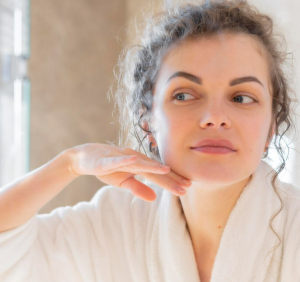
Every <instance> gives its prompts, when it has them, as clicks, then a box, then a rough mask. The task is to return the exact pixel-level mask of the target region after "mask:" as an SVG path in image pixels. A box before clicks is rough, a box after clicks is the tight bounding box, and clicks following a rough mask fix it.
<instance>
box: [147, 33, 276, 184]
mask: <svg viewBox="0 0 300 282" xmlns="http://www.w3.org/2000/svg"><path fill="white" fill-rule="evenodd" d="M259 46H260V45H259V43H258V42H257V41H255V39H253V38H252V37H250V36H249V35H243V34H220V35H217V36H214V37H212V38H210V39H208V38H201V39H194V40H189V41H185V42H183V43H181V44H180V45H178V46H176V47H174V48H173V49H172V50H171V51H170V52H169V53H168V54H167V55H166V56H165V57H164V59H163V62H162V66H161V69H160V71H159V75H158V80H157V83H156V85H155V89H154V93H153V95H154V103H153V109H152V113H153V115H152V125H153V126H154V130H155V132H154V137H155V140H156V142H157V145H158V149H159V152H160V156H161V159H162V162H163V163H165V164H166V165H168V166H170V167H171V169H172V170H173V171H175V172H176V173H178V174H180V175H182V176H183V177H186V178H188V179H190V180H192V181H194V182H198V183H202V184H207V185H218V184H219V185H226V184H228V185H229V184H232V183H235V182H237V181H240V180H242V179H245V178H246V177H249V176H250V175H251V174H252V173H253V172H254V171H255V169H256V168H257V166H258V165H259V163H260V161H261V157H262V155H263V152H264V150H265V147H266V146H267V145H268V143H267V138H268V133H269V129H270V125H271V103H272V97H271V94H270V93H271V89H269V76H268V64H267V60H266V58H265V56H264V55H263V54H264V53H263V51H261V49H260V47H259ZM177 72H185V73H187V74H189V76H188V77H187V76H185V77H182V76H176V75H175V76H174V77H172V76H173V75H174V74H175V73H177ZM171 77H172V78H171ZM242 77H255V78H256V79H257V80H258V81H259V82H260V83H261V84H260V83H259V82H257V81H246V82H242V83H241V80H240V81H239V80H237V79H238V78H242ZM189 78H190V79H189ZM233 80H235V83H232V81H233ZM178 94H179V95H178ZM273 133H274V132H273ZM203 139H227V140H229V141H230V142H231V143H232V144H233V145H234V147H235V150H236V151H235V152H232V153H229V154H206V153H202V152H199V151H196V150H194V149H191V147H193V146H194V145H195V144H196V143H197V142H198V141H200V140H203Z"/></svg>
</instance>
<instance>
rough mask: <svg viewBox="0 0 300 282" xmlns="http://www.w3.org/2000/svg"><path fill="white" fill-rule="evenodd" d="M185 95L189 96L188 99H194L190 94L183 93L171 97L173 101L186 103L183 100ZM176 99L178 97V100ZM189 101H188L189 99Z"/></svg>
mask: <svg viewBox="0 0 300 282" xmlns="http://www.w3.org/2000/svg"><path fill="white" fill-rule="evenodd" d="M186 95H189V96H190V97H192V98H193V97H194V96H193V95H191V94H189V93H184V92H182V93H177V94H175V95H174V96H173V100H177V101H186V99H185V97H186ZM177 97H178V99H177ZM189 100H190V99H189Z"/></svg>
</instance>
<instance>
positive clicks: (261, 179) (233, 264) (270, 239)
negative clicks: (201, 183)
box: [146, 160, 282, 282]
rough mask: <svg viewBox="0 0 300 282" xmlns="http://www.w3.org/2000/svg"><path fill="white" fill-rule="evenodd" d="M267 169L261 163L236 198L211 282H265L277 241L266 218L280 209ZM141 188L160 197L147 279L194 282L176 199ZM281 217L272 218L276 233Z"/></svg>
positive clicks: (189, 247)
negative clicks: (272, 249) (273, 248)
mask: <svg viewBox="0 0 300 282" xmlns="http://www.w3.org/2000/svg"><path fill="white" fill-rule="evenodd" d="M272 171H273V169H272V167H271V166H270V165H269V164H267V163H266V162H264V161H263V160H262V161H261V162H260V164H259V166H258V168H257V169H256V171H255V172H254V174H253V175H252V180H251V181H250V182H249V183H248V184H247V186H246V187H245V189H244V190H243V192H242V193H241V195H240V197H239V198H238V200H237V202H236V205H235V206H234V208H233V209H232V211H231V213H230V215H229V218H228V221H227V223H226V226H225V228H224V231H223V234H222V237H221V241H220V245H219V249H218V252H217V255H216V258H215V262H214V266H213V269H212V275H211V282H224V281H256V282H259V281H264V278H265V277H266V275H267V273H266V272H267V270H268V268H269V265H270V261H271V259H272V252H271V253H269V252H270V251H271V248H272V247H274V246H275V245H276V244H278V243H279V242H278V238H277V237H276V235H275V234H274V233H273V231H272V230H271V229H270V227H269V220H270V218H271V217H272V215H274V214H275V213H276V211H278V209H279V208H280V201H279V199H278V197H277V195H276V194H275V192H274V190H273V187H272V184H271V178H272V176H273V173H270V174H269V175H267V174H268V173H269V172H272ZM146 184H147V185H149V186H150V187H152V188H153V189H154V190H155V192H156V194H157V197H160V201H159V204H158V207H157V211H156V214H155V221H154V226H153V230H151V231H150V232H151V237H149V238H151V239H149V240H150V243H149V244H148V246H146V248H147V254H149V255H148V257H147V264H148V266H149V279H150V281H151V282H158V281H161V282H163V281H172V282H177V281H178V282H182V281H188V282H199V281H200V279H199V275H198V270H197V264H196V259H195V255H194V250H193V245H192V241H191V238H190V235H189V232H188V230H187V223H186V220H185V216H184V214H183V212H182V208H181V202H180V199H179V197H178V196H176V195H174V194H172V193H170V192H169V191H167V190H165V189H162V188H161V187H159V186H158V185H156V184H154V183H152V182H149V181H148V180H147V181H146ZM276 184H277V185H278V180H277V181H276ZM281 218H282V216H281V215H280V214H279V215H278V216H277V217H275V219H274V221H273V227H275V230H276V226H277V225H278V224H279V223H280V219H281ZM162 273H163V275H161V274H162ZM273 281H275V280H273Z"/></svg>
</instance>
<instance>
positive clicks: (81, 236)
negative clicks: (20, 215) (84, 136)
mask: <svg viewBox="0 0 300 282" xmlns="http://www.w3.org/2000/svg"><path fill="white" fill-rule="evenodd" d="M111 188H114V187H111V186H105V187H103V188H101V189H100V190H98V191H97V193H96V194H95V195H94V197H93V199H92V200H91V201H90V202H80V203H78V204H76V205H75V206H73V207H70V206H67V207H60V208H56V209H54V210H53V211H52V212H51V213H50V214H41V215H38V214H36V215H35V216H34V217H32V218H31V219H30V220H28V221H27V222H25V223H24V224H22V225H20V226H18V227H16V228H14V229H11V230H8V231H5V232H2V233H0V281H1V282H16V281H18V282H22V281H24V282H25V281H26V282H28V281H43V282H46V281H49V282H50V281H74V282H75V281H100V277H101V281H102V279H103V281H109V280H110V279H111V277H103V276H101V273H100V270H99V267H97V265H99V264H100V265H102V266H104V267H105V266H107V267H109V260H108V253H109V252H108V250H107V247H106V244H105V240H106V239H107V238H105V236H106V235H105V234H104V233H103V226H102V220H103V218H105V217H107V216H108V215H109V212H110V211H109V209H110V205H111V204H112V203H111V201H110V199H111V198H112V197H107V194H109V191H111ZM107 199H108V201H107ZM103 275H104V274H103Z"/></svg>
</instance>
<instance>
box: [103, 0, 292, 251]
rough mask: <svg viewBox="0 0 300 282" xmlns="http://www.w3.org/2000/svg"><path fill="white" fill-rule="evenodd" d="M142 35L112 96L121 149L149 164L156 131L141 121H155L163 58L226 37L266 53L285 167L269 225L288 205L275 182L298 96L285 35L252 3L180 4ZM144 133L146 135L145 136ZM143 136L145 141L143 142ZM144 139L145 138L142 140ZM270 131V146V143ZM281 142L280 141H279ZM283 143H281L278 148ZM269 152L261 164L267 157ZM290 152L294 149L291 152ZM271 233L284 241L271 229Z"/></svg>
mask: <svg viewBox="0 0 300 282" xmlns="http://www.w3.org/2000/svg"><path fill="white" fill-rule="evenodd" d="M144 24H145V25H144V26H143V33H142V34H141V35H139V36H138V39H139V41H138V43H137V44H135V45H133V46H131V47H125V48H124V49H123V52H122V53H121V55H120V57H119V62H118V68H119V72H118V73H117V74H115V75H116V78H117V80H118V88H117V90H116V92H115V93H112V92H111V93H109V95H113V96H114V98H115V110H117V112H118V114H119V123H120V125H121V129H120V135H119V146H122V147H130V148H132V149H134V150H138V151H139V152H141V150H140V149H141V147H143V150H144V153H145V154H146V155H147V156H148V154H149V156H150V158H152V159H154V160H157V161H159V162H161V158H160V156H159V151H158V150H157V151H156V152H154V153H153V152H150V151H149V148H148V145H147V146H146V149H145V147H144V146H143V141H144V139H145V138H146V136H147V135H148V134H151V133H152V131H151V128H148V129H146V128H143V127H142V121H143V120H146V121H148V120H150V118H151V110H152V103H153V96H152V94H153V93H152V91H153V89H154V85H155V83H156V81H157V78H158V72H159V69H160V67H161V63H162V59H163V57H164V56H165V55H166V54H167V53H168V51H169V50H170V49H171V47H173V46H175V45H177V44H179V43H180V42H182V41H184V40H188V39H195V38H199V37H203V36H206V37H209V36H213V35H216V34H219V33H222V32H230V33H235V34H237V33H244V34H248V35H251V36H252V37H254V38H256V39H258V40H259V41H260V42H261V44H262V45H263V46H264V47H265V50H266V51H267V52H266V53H267V58H266V59H267V62H268V65H269V78H270V82H271V85H272V93H271V94H272V123H271V124H275V141H274V145H275V148H276V150H277V153H278V154H279V155H280V157H281V159H282V163H281V165H279V166H278V167H277V168H276V170H273V172H274V175H273V178H272V185H273V189H274V192H275V193H276V195H277V196H278V198H279V200H280V202H281V208H280V210H279V211H278V212H277V213H276V214H275V215H273V216H272V218H271V220H270V224H271V223H272V221H273V220H274V218H275V217H276V216H277V214H279V212H280V211H281V210H282V209H283V203H284V201H283V199H282V198H281V196H280V193H279V192H278V188H277V187H276V185H275V181H276V178H277V177H278V175H279V173H280V172H281V171H282V170H283V169H284V168H285V161H286V160H287V158H288V156H287V157H286V158H285V157H284V151H283V149H282V147H281V140H283V141H284V139H282V137H283V136H284V135H288V134H287V132H288V130H289V129H290V127H291V126H292V128H295V126H294V124H293V121H292V118H291V111H292V102H293V101H295V102H297V99H292V96H291V94H295V93H294V90H293V88H292V87H291V86H290V85H291V84H292V80H291V75H288V74H287V73H286V72H287V71H288V70H291V66H290V65H288V55H289V54H292V53H287V52H286V50H285V49H286V48H285V49H284V48H282V46H285V47H286V45H287V44H286V40H285V38H284V36H283V35H282V33H281V32H278V33H275V32H274V22H273V20H272V18H271V17H270V16H268V15H266V14H263V13H261V12H259V11H258V9H257V8H256V7H255V6H253V5H250V4H249V3H248V2H247V1H226V0H225V1H222V2H217V1H205V3H199V1H198V3H197V2H196V3H186V4H177V5H174V6H173V7H171V8H170V9H168V10H164V11H162V12H160V13H158V14H156V15H154V16H153V15H151V16H148V17H145V22H144ZM145 132H146V133H147V134H146V135H145ZM143 135H144V136H143ZM140 136H143V137H142V138H141V137H140ZM271 137H272V136H271V127H270V130H269V134H268V140H269V141H271V140H270V138H271ZM278 138H279V141H278ZM277 142H278V143H277ZM268 149H269V148H267V151H266V153H265V155H264V156H263V157H262V158H266V157H268ZM288 149H289V147H288ZM270 228H271V229H272V230H273V232H274V233H275V234H276V236H277V238H278V239H279V244H278V245H277V247H278V246H279V245H280V243H281V240H280V238H279V236H278V235H277V233H276V232H275V231H274V229H273V228H272V226H271V225H270Z"/></svg>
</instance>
